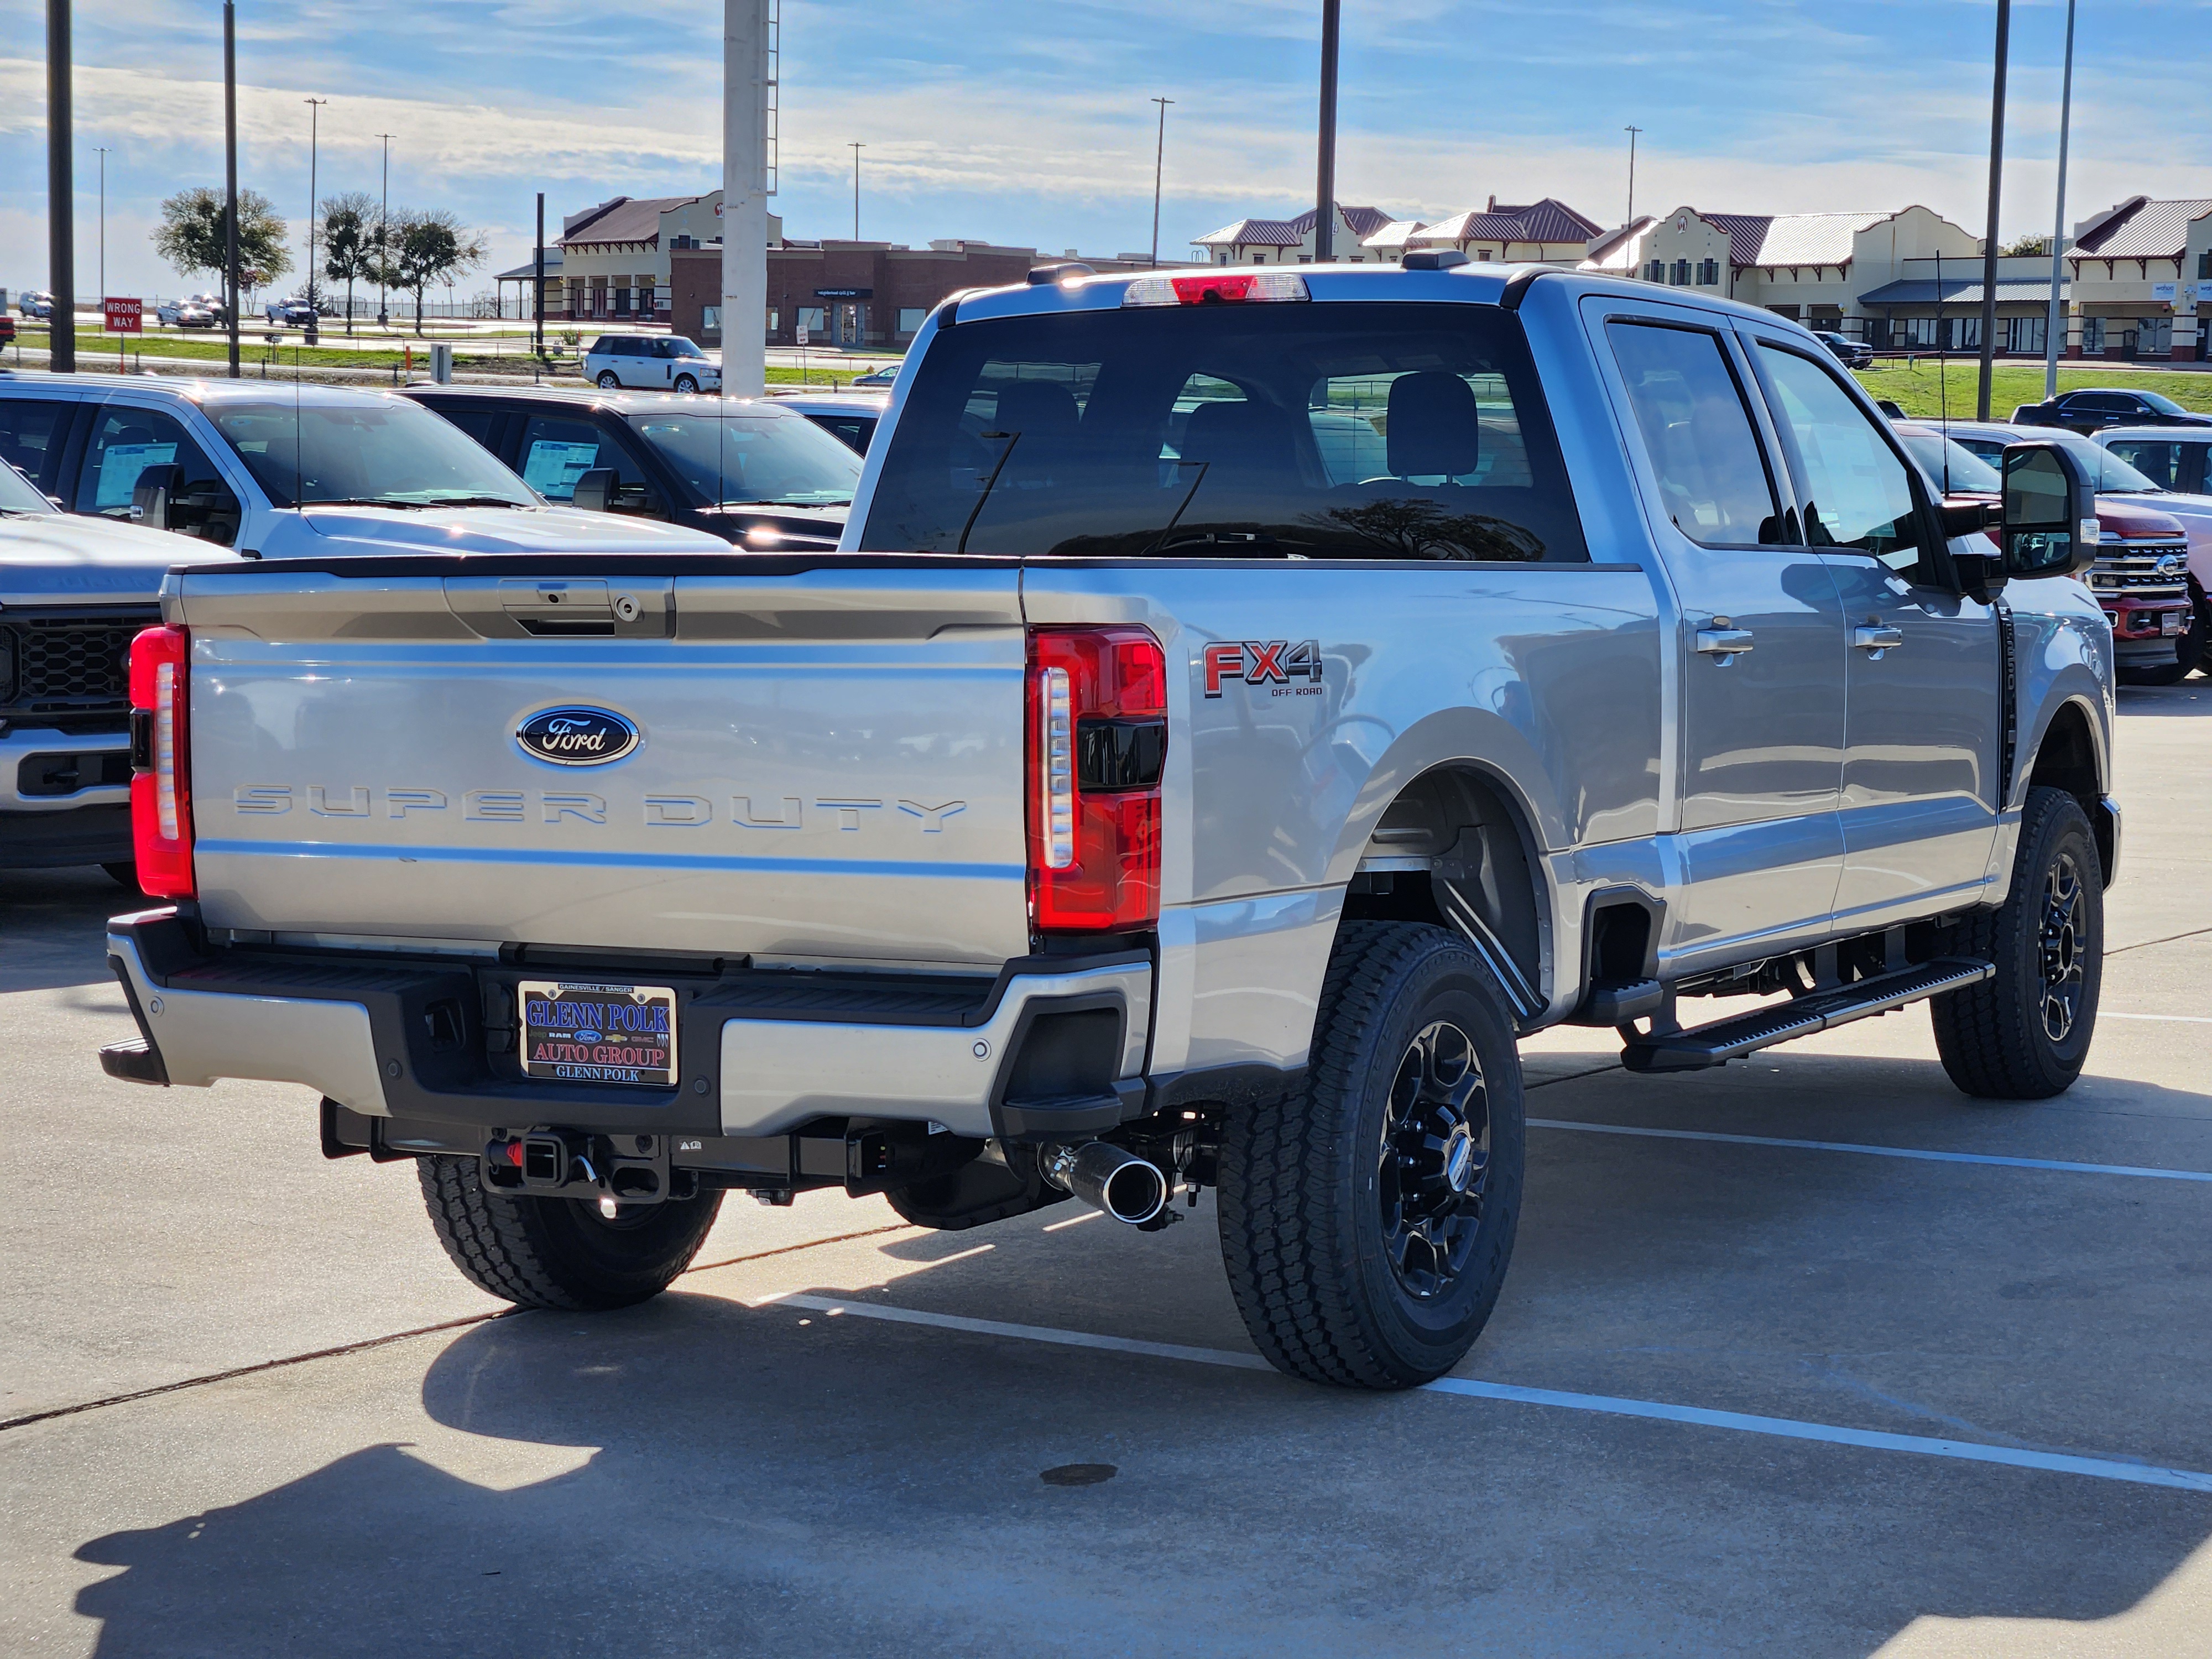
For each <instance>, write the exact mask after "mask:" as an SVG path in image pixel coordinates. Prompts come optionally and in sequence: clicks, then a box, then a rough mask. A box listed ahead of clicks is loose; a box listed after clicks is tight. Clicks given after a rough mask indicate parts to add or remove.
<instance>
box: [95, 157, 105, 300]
mask: <svg viewBox="0 0 2212 1659" xmlns="http://www.w3.org/2000/svg"><path fill="white" fill-rule="evenodd" d="M93 154H94V155H97V156H99V157H100V316H101V319H102V320H101V322H100V329H101V331H102V332H105V331H106V327H107V324H106V314H107V146H106V145H105V144H94V146H93Z"/></svg>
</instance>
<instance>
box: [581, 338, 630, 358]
mask: <svg viewBox="0 0 2212 1659" xmlns="http://www.w3.org/2000/svg"><path fill="white" fill-rule="evenodd" d="M621 343H622V342H621V341H619V340H617V339H616V338H615V337H614V336H613V335H611V334H602V335H600V336H599V338H598V339H596V340H594V341H592V349H591V350H590V351H589V352H588V353H586V356H592V357H611V356H613V355H614V352H615V348H616V347H617V346H618V345H620V344H621Z"/></svg>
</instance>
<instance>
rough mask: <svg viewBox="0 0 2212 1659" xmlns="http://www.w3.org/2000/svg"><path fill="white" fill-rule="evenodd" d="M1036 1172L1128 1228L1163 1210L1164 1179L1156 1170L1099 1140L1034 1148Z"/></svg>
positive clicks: (1154, 1166)
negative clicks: (1074, 1144) (1035, 1151)
mask: <svg viewBox="0 0 2212 1659" xmlns="http://www.w3.org/2000/svg"><path fill="white" fill-rule="evenodd" d="M1037 1168H1038V1169H1039V1170H1042V1172H1043V1175H1044V1178H1045V1179H1046V1180H1047V1181H1049V1182H1052V1184H1053V1185H1054V1186H1055V1187H1057V1188H1060V1190H1061V1191H1062V1192H1065V1193H1072V1194H1074V1195H1075V1196H1076V1197H1077V1198H1079V1199H1081V1200H1083V1201H1084V1202H1085V1204H1088V1205H1090V1206H1091V1207H1092V1208H1093V1209H1098V1210H1103V1211H1104V1212H1106V1213H1107V1214H1108V1215H1110V1216H1112V1217H1113V1218H1114V1219H1115V1220H1116V1221H1121V1222H1126V1223H1127V1224H1128V1225H1130V1226H1132V1227H1135V1226H1140V1225H1143V1224H1144V1223H1145V1222H1147V1221H1150V1220H1151V1219H1152V1218H1153V1217H1154V1216H1156V1215H1158V1213H1159V1212H1161V1211H1162V1210H1164V1209H1165V1208H1166V1207H1167V1202H1168V1178H1167V1177H1166V1176H1164V1175H1162V1174H1161V1173H1160V1171H1159V1169H1158V1166H1157V1165H1155V1164H1148V1163H1146V1161H1145V1160H1144V1159H1143V1158H1139V1157H1138V1156H1137V1155H1136V1154H1135V1153H1134V1152H1124V1151H1123V1150H1122V1149H1121V1147H1119V1146H1109V1145H1107V1143H1106V1142H1104V1141H1103V1140H1086V1141H1085V1142H1084V1143H1083V1144H1082V1145H1081V1146H1042V1147H1039V1148H1038V1149H1037Z"/></svg>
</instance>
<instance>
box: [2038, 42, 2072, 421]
mask: <svg viewBox="0 0 2212 1659" xmlns="http://www.w3.org/2000/svg"><path fill="white" fill-rule="evenodd" d="M2073 119H2074V0H2066V78H2065V80H2064V82H2063V83H2062V90H2061V91H2060V93H2059V94H2058V210H2057V216H2056V217H2055V218H2054V219H2053V220H2052V222H2051V320H2050V322H2049V324H2048V325H2046V326H2045V329H2044V331H2043V401H2044V402H2045V403H2049V402H2050V401H2051V399H2052V398H2056V397H2057V395H2058V348H2059V343H2060V341H2061V340H2062V339H2063V337H2064V334H2065V330H2066V306H2065V302H2064V301H2062V300H2061V299H2060V298H2059V297H2058V296H2059V289H2060V284H2061V283H2062V282H2063V273H2064V269H2065V264H2064V260H2063V258H2062V256H2063V254H2064V253H2065V252H2066V134H2067V129H2068V128H2069V126H2070V125H2072V122H2073Z"/></svg>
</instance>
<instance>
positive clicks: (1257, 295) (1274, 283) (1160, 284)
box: [1121, 270, 1313, 306]
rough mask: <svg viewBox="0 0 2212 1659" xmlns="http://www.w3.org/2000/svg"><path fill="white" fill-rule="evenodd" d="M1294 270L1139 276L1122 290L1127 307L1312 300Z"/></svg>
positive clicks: (1222, 271) (1225, 271)
mask: <svg viewBox="0 0 2212 1659" xmlns="http://www.w3.org/2000/svg"><path fill="white" fill-rule="evenodd" d="M1312 298H1313V295H1312V293H1311V291H1310V290H1309V289H1307V287H1306V279H1305V278H1304V277H1303V276H1299V275H1298V273H1297V271H1295V270H1221V271H1208V272H1206V274H1205V275H1204V276H1139V277H1138V278H1137V279H1136V280H1135V281H1134V282H1133V283H1130V284H1129V286H1128V287H1127V288H1126V289H1122V291H1121V303H1122V304H1123V305H1125V306H1200V305H1223V304H1228V303H1231V302H1234V301H1243V302H1246V303H1250V302H1254V301H1262V300H1310V299H1312Z"/></svg>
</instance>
